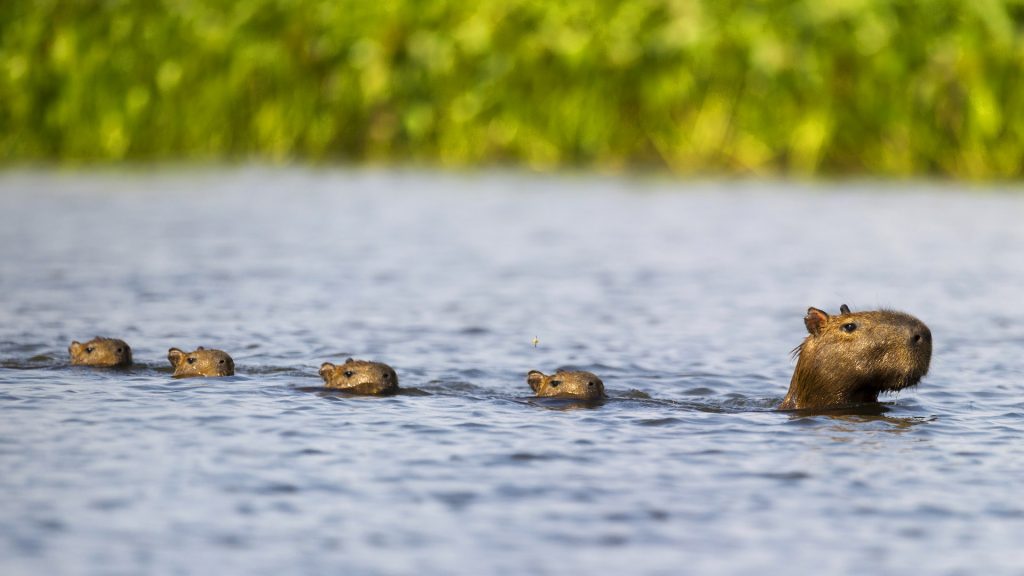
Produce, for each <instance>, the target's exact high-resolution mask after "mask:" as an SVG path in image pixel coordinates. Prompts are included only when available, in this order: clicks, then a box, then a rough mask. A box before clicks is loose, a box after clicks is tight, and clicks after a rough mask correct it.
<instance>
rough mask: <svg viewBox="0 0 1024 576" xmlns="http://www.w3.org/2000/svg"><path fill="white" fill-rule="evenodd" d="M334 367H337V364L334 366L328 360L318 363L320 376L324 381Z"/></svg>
mask: <svg viewBox="0 0 1024 576" xmlns="http://www.w3.org/2000/svg"><path fill="white" fill-rule="evenodd" d="M335 368H337V366H335V365H334V364H331V363H330V362H324V363H323V364H321V365H320V377H321V378H323V379H324V381H326V380H327V379H328V378H329V377H330V376H331V372H334V369H335Z"/></svg>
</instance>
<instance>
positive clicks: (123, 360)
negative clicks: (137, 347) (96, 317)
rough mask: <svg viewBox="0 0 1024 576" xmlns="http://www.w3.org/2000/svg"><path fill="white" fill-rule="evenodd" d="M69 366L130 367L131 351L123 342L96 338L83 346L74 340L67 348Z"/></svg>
mask: <svg viewBox="0 0 1024 576" xmlns="http://www.w3.org/2000/svg"><path fill="white" fill-rule="evenodd" d="M68 353H69V354H71V364H73V365H78V366H130V365H131V363H132V349H131V347H130V346H128V344H127V343H126V342H125V341H124V340H118V339H117V338H104V337H102V336H97V337H95V338H93V339H92V340H89V341H88V342H86V343H85V344H82V343H81V342H79V341H77V340H74V341H72V342H71V345H70V346H68Z"/></svg>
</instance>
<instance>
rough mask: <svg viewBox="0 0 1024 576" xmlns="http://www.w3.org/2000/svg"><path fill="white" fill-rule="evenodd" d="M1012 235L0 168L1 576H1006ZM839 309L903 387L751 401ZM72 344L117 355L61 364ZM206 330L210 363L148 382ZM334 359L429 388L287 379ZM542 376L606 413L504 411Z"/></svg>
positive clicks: (1021, 464) (454, 193)
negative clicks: (882, 309) (386, 394)
mask: <svg viewBox="0 0 1024 576" xmlns="http://www.w3.org/2000/svg"><path fill="white" fill-rule="evenodd" d="M1022 222H1024V196H1020V195H1015V194H1013V193H1008V192H1005V191H992V190H966V189H960V188H957V187H954V186H950V185H945V186H939V185H924V184H902V185H881V184H872V183H861V184H844V185H835V184H812V183H807V184H795V183H785V182H781V183H753V182H750V183H744V182H740V183H732V182H713V183H685V182H670V181H657V180H653V181H652V180H634V179H619V178H599V177H570V176H565V177H537V176H530V175H523V174H515V173H511V174H509V173H504V174H502V173H498V174H477V175H445V174H437V173H429V172H428V173H424V172H386V171H355V172H345V171H316V170H302V169H280V170H272V169H253V168H247V169H231V170H224V171H218V170H211V171H206V172H199V173H186V174H182V173H176V172H173V171H138V172H131V173H124V174H117V173H84V174H83V173H67V174H54V173H31V172H9V173H6V174H0V294H2V299H0V416H2V418H0V470H2V471H3V474H2V475H0V493H2V494H3V495H4V496H3V498H0V573H2V574H4V575H17V574H141V573H151V574H195V573H232V574H282V573H309V574H312V573H335V574H342V573H345V574H362V573H366V574H377V573H380V574H385V573H386V574H424V573H446V574H480V573H492V574H523V573H533V574H556V573H560V574H564V573H602V574H613V573H633V574H680V573H735V574H750V573H760V572H765V571H767V572H769V573H771V572H780V571H785V572H787V573H808V572H812V571H814V572H817V573H873V574H905V573H908V572H914V573H930V574H995V573H1008V574H1013V573H1016V574H1021V573H1024V548H1022V546H1021V543H1022V542H1024V503H1022V501H1021V488H1020V486H1021V481H1022V479H1024V440H1022V435H1024V354H1022V350H1024V307H1022V306H1021V294H1022V291H1021V287H1022V286H1024V225H1022ZM842 303H847V304H849V305H850V306H851V307H852V308H854V309H855V310H857V309H869V308H875V307H878V306H882V305H884V306H889V307H895V308H899V309H903V310H906V311H908V312H911V313H913V314H915V315H917V316H918V317H920V318H921V319H922V320H924V321H925V322H926V323H928V324H929V326H930V327H931V329H932V332H933V334H934V339H935V349H934V356H933V361H932V370H931V373H930V374H929V376H928V377H927V378H926V379H925V380H924V381H923V383H922V384H921V385H920V386H919V387H918V388H917V389H913V390H910V391H905V392H903V393H901V394H900V395H899V396H898V397H887V398H886V399H885V408H886V411H884V413H881V414H871V413H866V414H865V413H861V414H834V415H817V416H810V417H798V416H796V415H794V414H792V413H781V412H776V411H774V410H773V409H772V408H773V406H774V405H775V404H777V403H778V402H779V401H780V400H781V399H782V396H783V395H784V394H785V391H786V388H787V385H788V381H789V376H790V373H791V371H792V368H793V362H792V360H791V359H790V357H789V352H790V350H791V349H792V348H793V347H794V346H796V345H797V344H798V343H799V342H800V340H801V339H802V338H803V336H804V327H803V323H802V317H803V314H804V312H805V310H806V308H807V307H808V306H812V305H813V306H818V307H823V308H826V309H827V310H829V311H835V310H837V309H838V307H839V305H840V304H842ZM96 334H100V335H107V336H113V337H120V338H123V339H125V340H127V341H128V342H129V343H130V344H131V345H132V347H133V349H134V353H135V354H134V355H135V359H136V362H137V365H136V366H135V367H134V368H132V369H129V370H97V369H86V368H78V367H70V366H68V359H67V345H68V343H69V342H70V341H71V340H72V339H78V340H84V339H88V338H91V337H92V336H94V335H96ZM535 336H536V337H537V338H538V339H539V345H537V346H536V347H535V346H534V345H533V344H532V340H533V338H534V337H535ZM199 345H204V346H207V347H217V348H221V349H224V350H226V351H228V352H230V353H231V354H232V355H233V356H234V359H235V362H236V365H237V367H238V375H237V376H234V377H231V378H223V379H215V380H173V379H171V378H170V366H169V364H168V363H167V361H166V353H167V349H168V348H170V347H171V346H176V347H180V348H185V349H192V348H194V347H196V346H199ZM347 356H355V357H358V358H366V359H376V360H381V361H386V362H388V363H390V364H391V365H392V366H394V367H395V368H396V370H397V371H398V374H399V378H400V381H401V384H402V385H403V386H405V387H408V388H415V389H419V390H422V391H425V392H428V393H429V395H412V394H408V395H400V396H396V397H391V398H347V397H341V396H337V395H330V394H325V393H323V392H322V391H309V390H308V388H310V387H314V388H315V387H316V386H318V383H319V379H318V376H317V367H318V366H319V365H320V363H321V362H324V361H328V360H330V361H335V362H336V361H340V360H344V358H345V357H347ZM560 366H573V367H579V368H583V369H587V370H591V371H593V372H596V373H597V374H599V375H600V376H601V377H602V378H603V379H604V381H605V384H606V386H607V388H608V391H609V394H610V396H611V398H610V399H609V400H608V401H607V402H605V403H604V404H603V405H600V406H597V407H589V408H588V407H579V406H573V405H571V404H569V403H566V402H557V401H545V402H541V401H536V400H531V399H530V398H529V388H528V387H527V385H526V376H525V375H526V372H527V371H528V370H530V369H540V370H544V371H551V370H554V369H555V368H557V367H560Z"/></svg>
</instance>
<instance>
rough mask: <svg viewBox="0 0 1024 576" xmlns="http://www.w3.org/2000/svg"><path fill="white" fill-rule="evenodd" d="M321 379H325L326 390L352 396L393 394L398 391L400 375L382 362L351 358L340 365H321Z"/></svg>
mask: <svg viewBox="0 0 1024 576" xmlns="http://www.w3.org/2000/svg"><path fill="white" fill-rule="evenodd" d="M320 377H321V378H323V379H324V386H325V387H326V388H334V389H337V390H344V391H345V392H351V393H352V394H366V395H380V394H393V393H394V392H396V391H397V390H398V374H395V371H394V370H393V369H392V368H391V366H388V365H387V364H383V363H381V362H368V361H366V360H353V359H351V358H349V359H348V360H345V363H344V364H339V365H334V364H331V363H330V362H324V363H323V364H321V365H320Z"/></svg>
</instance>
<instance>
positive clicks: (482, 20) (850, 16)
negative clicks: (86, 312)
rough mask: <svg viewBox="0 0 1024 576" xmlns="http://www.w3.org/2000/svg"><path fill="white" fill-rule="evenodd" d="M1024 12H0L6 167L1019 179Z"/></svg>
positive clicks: (243, 1) (192, 7)
mask: <svg viewBox="0 0 1024 576" xmlns="http://www.w3.org/2000/svg"><path fill="white" fill-rule="evenodd" d="M1022 30H1024V0H1016V1H1013V2H1010V1H1001V0H922V1H910V0H789V1H784V0H763V1H750V2H737V1H729V0H630V1H625V2H619V1H610V0H596V1H589V2H568V3H562V2H546V1H535V0H479V1H476V2H467V1H458V0H378V1H370V0H341V1H313V0H238V1H232V0H209V1H204V0H178V1H169V0H168V1H164V2H159V1H153V2H133V1H117V0H103V1H100V0H73V1H53V0H51V1H46V0H5V1H4V2H0V161H2V162H4V163H7V164H11V163H17V162H34V161H43V162H48V161H59V162H90V161H108V160H121V159H130V160H141V161H148V160H165V159H186V160H236V159H251V158H257V159H269V160H274V161H277V160H302V161H328V162H330V161H344V162H364V161H369V162H416V163H437V164H441V165H450V166H469V165H480V164H484V165H491V164H526V165H528V166H530V167H533V168H537V169H547V168H554V167H561V166H578V167H591V168H599V169H603V170H616V169H621V168H628V167H636V166H640V167H667V168H668V169H670V170H672V171H675V172H679V173H695V172H697V173H699V172H713V173H723V172H724V173H739V174H762V173H767V174H771V173H797V174H819V173H824V174H873V175H897V176H898V175H922V174H924V175H931V174H935V175H949V176H954V177H962V178H1015V177H1020V176H1021V167H1022V158H1024V115H1022V112H1024V90H1022V89H1021V83H1022V81H1024V80H1022V79H1024V74H1022V72H1024V42H1022V39H1024V33H1022Z"/></svg>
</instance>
